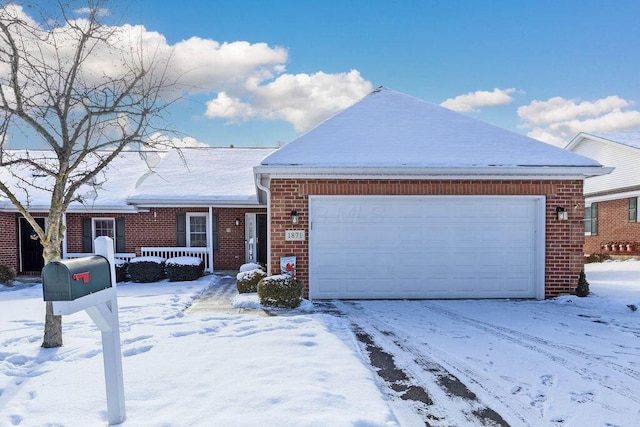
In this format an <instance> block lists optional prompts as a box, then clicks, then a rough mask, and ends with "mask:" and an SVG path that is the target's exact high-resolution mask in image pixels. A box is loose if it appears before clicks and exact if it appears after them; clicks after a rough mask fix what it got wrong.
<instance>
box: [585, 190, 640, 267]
mask: <svg viewBox="0 0 640 427" xmlns="http://www.w3.org/2000/svg"><path fill="white" fill-rule="evenodd" d="M627 242H633V243H636V244H635V246H634V248H633V251H632V252H613V251H611V250H605V248H604V247H603V246H604V244H605V243H627ZM584 253H585V254H596V253H608V254H616V253H618V254H620V253H626V254H631V255H637V254H638V253H640V223H638V222H629V199H618V200H609V201H606V202H599V203H598V235H596V236H586V237H585V244H584Z"/></svg>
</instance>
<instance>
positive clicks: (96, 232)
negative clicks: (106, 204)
mask: <svg viewBox="0 0 640 427" xmlns="http://www.w3.org/2000/svg"><path fill="white" fill-rule="evenodd" d="M100 236H107V237H111V238H112V239H113V240H114V241H115V239H116V220H115V218H93V239H94V240H95V239H96V237H100Z"/></svg>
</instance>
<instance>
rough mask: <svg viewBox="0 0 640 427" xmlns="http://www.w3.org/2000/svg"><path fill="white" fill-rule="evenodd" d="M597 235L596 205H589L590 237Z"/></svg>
mask: <svg viewBox="0 0 640 427" xmlns="http://www.w3.org/2000/svg"><path fill="white" fill-rule="evenodd" d="M597 234H598V204H597V203H592V204H591V235H592V236H595V235H597Z"/></svg>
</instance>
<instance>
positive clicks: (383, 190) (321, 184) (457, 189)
mask: <svg viewBox="0 0 640 427" xmlns="http://www.w3.org/2000/svg"><path fill="white" fill-rule="evenodd" d="M309 195H542V196H546V209H545V212H546V215H545V216H546V218H545V219H546V251H545V252H546V254H545V297H546V298H550V297H553V296H557V295H559V294H567V293H573V292H574V290H575V286H576V284H577V282H578V276H579V274H580V270H581V269H582V266H583V252H582V251H583V244H584V226H583V217H584V198H583V196H582V181H579V180H576V181H523V180H505V181H497V180H496V181H480V180H478V181H473V180H469V181H455V180H451V181H447V180H442V181H440V180H438V181H427V180H406V181H405V180H303V179H274V180H272V181H271V260H270V263H271V272H272V274H278V273H279V272H280V257H282V256H292V255H295V256H296V257H297V258H296V272H297V275H298V277H299V278H300V279H301V280H302V281H303V282H304V284H305V295H306V296H308V292H309V287H308V286H309V276H308V274H309V273H308V272H309V248H308V239H307V240H306V241H304V242H287V241H285V239H284V233H285V229H286V228H290V227H291V226H290V223H291V211H292V210H296V211H297V212H298V217H299V224H298V226H297V227H296V228H297V229H303V230H308V229H309V215H308V214H309V210H308V206H309V203H308V196H309ZM556 206H562V207H564V208H565V209H567V210H568V211H569V220H568V221H558V220H557V216H556V210H555V209H556Z"/></svg>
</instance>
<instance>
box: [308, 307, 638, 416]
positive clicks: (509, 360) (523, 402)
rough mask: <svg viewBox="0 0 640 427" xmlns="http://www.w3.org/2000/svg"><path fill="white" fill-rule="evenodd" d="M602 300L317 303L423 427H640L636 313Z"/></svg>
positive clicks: (390, 391) (387, 389)
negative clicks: (345, 328)
mask: <svg viewBox="0 0 640 427" xmlns="http://www.w3.org/2000/svg"><path fill="white" fill-rule="evenodd" d="M598 301H599V300H598V299H597V298H596V299H592V298H587V299H578V298H576V297H563V298H560V299H558V300H553V301H505V300H500V301H496V300H474V301H471V300H466V301H331V302H324V303H315V304H316V305H317V306H318V308H319V309H320V310H321V311H324V312H326V313H331V314H334V315H336V316H340V317H342V318H344V319H346V320H347V321H348V322H350V324H351V326H352V329H353V331H354V333H355V334H356V336H357V338H358V340H359V341H360V343H361V347H362V349H363V350H364V351H365V352H366V355H367V357H368V359H369V361H370V363H371V365H372V366H373V368H374V369H375V370H376V371H377V372H378V375H379V377H380V379H381V383H382V384H383V388H384V389H385V391H386V393H387V395H388V397H389V399H390V400H395V401H402V402H404V403H405V404H408V405H409V406H410V407H411V409H412V410H413V411H414V412H415V413H417V414H419V415H420V417H421V419H423V420H424V423H425V425H428V426H450V425H456V426H460V425H491V426H495V425H497V426H507V425H511V426H520V425H521V426H531V425H533V426H537V425H545V426H546V425H549V426H566V425H620V426H624V425H633V423H634V422H635V421H631V420H632V419H635V420H637V417H638V415H639V413H638V409H639V408H640V357H638V356H640V327H639V326H638V322H637V316H636V315H635V313H634V312H632V310H630V309H628V308H626V307H625V306H623V305H620V306H618V305H616V306H614V307H609V306H607V305H606V304H605V305H603V304H600V303H599V302H598Z"/></svg>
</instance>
